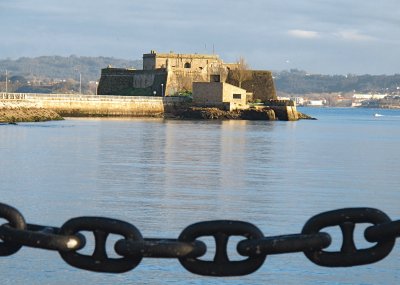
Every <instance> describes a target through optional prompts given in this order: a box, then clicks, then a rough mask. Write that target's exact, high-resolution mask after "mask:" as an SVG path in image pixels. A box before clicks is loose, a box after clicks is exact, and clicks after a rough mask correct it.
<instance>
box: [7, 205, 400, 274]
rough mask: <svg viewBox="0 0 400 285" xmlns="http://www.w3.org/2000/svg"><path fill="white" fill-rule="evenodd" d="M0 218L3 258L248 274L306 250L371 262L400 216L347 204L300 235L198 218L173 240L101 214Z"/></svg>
mask: <svg viewBox="0 0 400 285" xmlns="http://www.w3.org/2000/svg"><path fill="white" fill-rule="evenodd" d="M0 218H1V219H4V220H6V221H7V223H5V224H3V225H1V226H0V240H1V241H0V256H7V255H12V254H14V253H16V252H17V251H18V250H19V249H20V248H21V247H22V246H27V247H34V248H42V249H47V250H55V251H58V252H59V253H60V255H61V257H62V258H63V259H64V260H65V261H66V262H67V263H68V264H70V265H72V266H74V267H77V268H81V269H85V270H90V271H97V272H110V273H120V272H126V271H129V270H132V269H133V268H135V267H136V266H137V265H139V263H140V262H141V260H142V259H143V258H144V257H146V258H148V257H151V258H177V259H178V260H179V262H180V263H181V264H182V266H183V267H184V268H186V269H187V270H188V271H190V272H192V273H195V274H199V275H207V276H239V275H246V274H250V273H252V272H254V271H256V270H257V269H258V268H260V267H261V266H262V265H263V263H264V261H265V259H266V257H267V255H270V254H282V253H293V252H303V253H304V254H305V255H306V256H307V258H308V259H309V260H311V261H312V262H314V263H315V264H317V265H320V266H328V267H345V266H356V265H363V264H370V263H374V262H377V261H379V260H381V259H383V258H385V257H386V256H387V255H388V254H390V252H391V251H392V249H393V247H394V244H395V241H396V238H398V237H399V236H400V220H397V221H391V220H390V218H389V217H388V216H387V215H386V214H385V213H383V212H382V211H380V210H377V209H372V208H346V209H339V210H334V211H329V212H324V213H321V214H318V215H316V216H314V217H312V218H311V219H309V220H308V221H307V222H306V223H305V225H304V227H303V230H302V232H301V233H300V234H289V235H280V236H269V237H265V236H264V235H263V233H262V232H261V231H260V230H259V229H258V228H257V227H256V226H254V225H253V224H250V223H247V222H242V221H229V220H220V221H207V222H200V223H195V224H192V225H190V226H188V227H187V228H186V229H184V230H183V231H182V233H181V234H180V235H179V237H178V239H169V238H162V239H158V238H143V237H142V234H141V233H140V231H139V230H138V229H137V228H136V227H135V226H134V225H132V224H129V223H127V222H124V221H120V220H115V219H109V218H103V217H78V218H73V219H71V220H69V221H67V222H66V223H64V225H62V226H61V228H56V227H50V226H41V225H32V224H27V223H26V222H25V219H24V217H23V216H22V214H21V213H20V212H19V211H18V210H17V209H15V208H13V207H11V206H8V205H6V204H2V203H0ZM361 223H364V224H365V223H368V224H372V226H370V227H368V228H367V229H366V230H365V232H364V237H365V239H366V241H368V242H370V243H373V244H372V246H371V247H370V248H363V249H357V247H356V245H355V241H354V228H355V226H356V225H357V224H361ZM333 226H338V227H340V229H341V231H342V234H343V243H342V247H341V249H340V251H336V252H331V251H325V250H324V249H326V248H327V247H328V246H329V245H330V244H331V240H332V237H331V236H330V235H329V234H328V233H325V232H321V230H322V229H324V228H327V227H333ZM82 231H88V232H92V233H93V234H94V237H95V249H94V252H93V253H92V254H91V255H84V254H81V253H79V252H78V251H79V250H81V249H84V248H85V245H86V239H85V236H84V235H83V234H82V233H81V232H82ZM110 234H114V235H119V236H122V237H123V238H122V239H120V240H118V241H117V242H115V245H114V251H115V253H116V254H117V255H119V256H120V257H119V258H110V257H109V256H108V254H107V248H106V242H107V238H108V236H109V235H110ZM205 236H211V237H213V238H214V239H215V244H216V246H215V256H214V258H213V259H212V260H203V259H200V258H201V257H202V256H204V255H205V254H206V252H207V246H206V244H205V243H204V242H202V241H200V240H198V238H200V237H205ZM232 236H240V237H243V239H242V240H241V241H239V242H238V244H237V252H238V253H239V254H240V255H242V256H243V257H245V259H243V260H239V261H237V260H230V259H229V257H228V252H227V244H228V240H229V238H230V237H232Z"/></svg>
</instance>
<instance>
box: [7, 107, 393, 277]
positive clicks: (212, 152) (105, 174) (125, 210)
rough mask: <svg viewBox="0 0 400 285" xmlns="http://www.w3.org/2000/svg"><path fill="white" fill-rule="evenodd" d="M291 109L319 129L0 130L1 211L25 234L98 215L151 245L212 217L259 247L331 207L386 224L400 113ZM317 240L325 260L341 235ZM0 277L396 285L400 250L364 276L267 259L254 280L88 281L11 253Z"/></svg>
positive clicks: (178, 125)
mask: <svg viewBox="0 0 400 285" xmlns="http://www.w3.org/2000/svg"><path fill="white" fill-rule="evenodd" d="M302 111H304V112H305V113H307V114H310V115H313V116H315V117H317V118H318V119H319V120H317V121H299V122H261V121H259V122H250V121H222V122H211V121H210V122H206V121H173V120H167V121H165V120H161V119H126V120H124V119H67V120H65V121H61V122H46V123H25V124H19V125H16V126H13V125H0V157H1V160H0V195H1V199H0V201H1V202H3V203H7V204H10V205H13V206H14V207H16V208H18V209H19V210H20V211H21V212H22V213H23V215H24V216H25V218H26V220H27V222H29V223H37V224H42V225H52V226H58V227H60V226H61V225H62V224H63V223H64V222H65V221H66V220H68V219H70V218H72V217H77V216H83V215H90V216H94V215H98V216H106V217H113V218H117V219H122V220H125V221H128V222H130V223H132V224H134V225H135V226H136V227H137V228H138V229H139V230H140V231H141V232H142V234H143V236H144V237H164V238H177V237H178V236H179V234H180V232H181V231H182V230H183V228H185V227H186V226H188V225H189V224H191V223H194V222H198V221H203V220H212V219H235V220H243V221H248V222H251V223H253V224H255V225H257V226H258V227H259V228H260V229H261V230H262V231H263V233H264V234H265V235H280V234H291V233H299V232H300V231H301V229H302V227H303V225H304V223H305V222H306V221H307V220H308V219H309V218H310V217H311V216H313V215H315V214H317V213H320V212H323V211H328V210H333V209H337V208H343V207H361V206H365V207H375V208H379V209H381V210H382V211H384V212H386V213H387V214H388V215H389V216H390V217H391V218H392V219H399V218H400V207H399V201H400V191H399V182H400V177H399V169H400V151H399V143H400V111H390V110H379V111H377V110H357V109H303V110H302ZM374 113H380V114H383V115H384V116H382V117H374V116H373V114H374ZM329 232H330V233H331V234H332V235H333V236H334V242H333V244H332V246H331V247H330V248H329V250H335V249H338V248H339V247H340V243H341V241H340V232H339V231H338V230H337V229H335V228H332V229H329ZM356 235H357V236H358V237H360V239H361V237H362V229H357V230H356ZM88 238H90V237H89V236H88ZM89 243H90V240H89ZM359 245H360V246H361V247H363V246H364V247H366V246H368V244H367V243H363V242H361V243H359ZM111 248H112V244H110V249H111ZM230 248H231V251H232V252H233V251H234V244H233V243H232V245H230ZM84 253H86V252H84ZM0 274H1V277H2V280H1V283H2V284H73V283H77V284H112V283H114V284H399V282H400V243H399V242H397V244H396V246H395V249H394V251H393V252H392V253H391V254H390V255H389V256H388V257H387V258H386V259H384V260H383V261H380V262H379V263H375V264H371V265H366V266H360V267H352V268H344V269H343V268H336V269H335V268H333V269H332V268H323V267H319V266H317V265H314V264H313V263H311V262H310V261H308V259H307V258H306V257H305V256H304V255H303V254H301V253H295V254H286V255H276V256H269V257H268V258H267V260H266V262H265V263H264V265H263V266H262V267H261V268H260V269H259V270H258V271H257V272H255V273H253V274H251V275H248V276H244V277H235V278H211V277H210V278H208V277H201V276H197V275H193V274H191V273H189V272H187V271H186V270H185V269H183V267H181V265H180V264H179V262H178V261H177V260H172V259H144V260H143V261H142V263H141V264H140V265H139V266H138V267H137V268H136V269H134V270H133V271H130V272H128V273H125V274H116V275H114V274H101V273H92V272H88V271H82V270H78V269H75V268H73V267H70V266H69V265H67V264H66V263H64V261H63V260H62V259H61V258H60V257H59V255H58V253H57V252H52V251H44V250H37V249H29V248H22V249H21V250H20V251H19V252H18V253H17V254H15V255H13V256H10V257H1V258H0Z"/></svg>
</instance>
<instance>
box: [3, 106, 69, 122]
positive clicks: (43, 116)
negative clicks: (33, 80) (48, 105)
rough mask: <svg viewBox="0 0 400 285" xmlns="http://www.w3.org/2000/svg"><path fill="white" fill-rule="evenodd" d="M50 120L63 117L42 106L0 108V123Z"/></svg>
mask: <svg viewBox="0 0 400 285" xmlns="http://www.w3.org/2000/svg"><path fill="white" fill-rule="evenodd" d="M51 120H63V118H62V117H61V116H60V115H59V114H57V113H56V112H54V111H51V110H48V109H44V108H25V107H17V108H0V123H16V122H42V121H51Z"/></svg>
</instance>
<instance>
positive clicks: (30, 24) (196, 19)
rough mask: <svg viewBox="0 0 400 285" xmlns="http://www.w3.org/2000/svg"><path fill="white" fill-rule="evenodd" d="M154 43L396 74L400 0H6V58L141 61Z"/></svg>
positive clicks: (254, 59)
mask: <svg viewBox="0 0 400 285" xmlns="http://www.w3.org/2000/svg"><path fill="white" fill-rule="evenodd" d="M150 50H155V51H157V52H160V53H166V52H170V51H173V52H175V53H201V54H203V53H205V54H212V53H213V52H214V53H215V54H218V55H219V56H220V57H221V58H222V59H223V61H224V62H235V61H237V60H238V59H239V58H240V57H243V58H245V60H246V61H247V62H248V64H249V65H250V67H251V68H252V69H267V70H273V71H281V70H290V69H300V70H305V71H307V72H309V73H322V74H343V75H344V74H395V73H400V2H399V0H380V1H376V0H374V1H371V0H292V1H289V0H286V1H285V0H240V1H238V0H201V1H189V0H146V1H144V0H56V1H55V0H0V59H6V58H11V59H17V58H20V57H36V56H43V55H61V56H69V55H77V56H110V57H115V58H123V59H130V60H135V59H141V58H142V55H143V54H144V53H149V52H150ZM1 69H2V67H1V66H0V70H1Z"/></svg>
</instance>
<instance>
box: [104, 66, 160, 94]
mask: <svg viewBox="0 0 400 285" xmlns="http://www.w3.org/2000/svg"><path fill="white" fill-rule="evenodd" d="M166 81H167V72H166V70H161V69H158V70H151V71H150V70H133V69H125V68H110V67H108V68H104V69H102V70H101V78H100V82H99V87H98V90H97V94H99V95H122V96H154V92H155V95H156V96H161V95H162V94H163V91H164V90H161V87H162V86H164V89H165V83H166ZM161 84H163V85H161Z"/></svg>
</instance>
